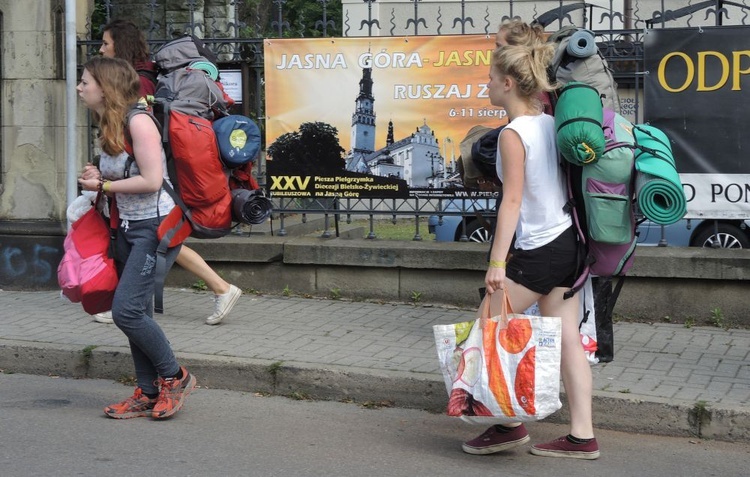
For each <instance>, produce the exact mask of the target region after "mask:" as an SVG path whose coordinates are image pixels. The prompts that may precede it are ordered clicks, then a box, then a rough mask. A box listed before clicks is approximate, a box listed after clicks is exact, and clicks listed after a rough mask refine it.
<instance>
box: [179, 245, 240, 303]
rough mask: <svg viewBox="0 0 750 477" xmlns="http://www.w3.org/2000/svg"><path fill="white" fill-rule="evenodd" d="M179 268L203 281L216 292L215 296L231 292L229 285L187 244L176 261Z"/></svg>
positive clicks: (183, 246)
mask: <svg viewBox="0 0 750 477" xmlns="http://www.w3.org/2000/svg"><path fill="white" fill-rule="evenodd" d="M175 261H176V262H177V264H178V265H179V266H181V267H182V268H184V269H185V270H187V271H188V272H190V273H192V274H193V275H195V276H196V277H198V278H200V279H201V280H203V282H204V283H205V284H206V286H207V287H208V288H209V289H210V290H211V291H212V292H214V295H223V294H225V293H227V292H229V283H227V282H226V280H224V279H223V278H221V277H220V276H219V275H218V274H217V273H216V272H215V271H214V269H213V268H211V267H210V266H209V265H208V264H207V263H206V261H205V260H203V257H201V256H200V255H198V252H196V251H195V250H193V249H192V248H189V247H187V246H186V245H185V244H183V245H182V248H181V249H180V254H179V255H177V260H175Z"/></svg>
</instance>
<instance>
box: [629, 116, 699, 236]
mask: <svg viewBox="0 0 750 477" xmlns="http://www.w3.org/2000/svg"><path fill="white" fill-rule="evenodd" d="M633 136H634V137H635V143H636V150H635V169H636V171H637V174H636V178H635V193H636V197H637V198H638V206H639V208H640V210H641V212H642V213H643V215H644V216H645V217H646V218H647V219H648V220H650V221H652V222H654V223H656V224H659V225H670V224H673V223H675V222H677V221H678V220H680V219H681V218H682V217H684V216H685V214H686V213H687V199H686V198H685V191H684V189H683V188H682V182H681V181H680V175H679V174H678V173H677V169H676V167H675V163H674V156H673V155H672V147H671V145H670V142H669V138H667V136H666V135H665V134H664V133H663V132H662V131H661V130H659V129H657V128H655V127H653V126H648V125H637V126H635V127H634V128H633Z"/></svg>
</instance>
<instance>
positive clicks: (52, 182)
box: [0, 0, 88, 223]
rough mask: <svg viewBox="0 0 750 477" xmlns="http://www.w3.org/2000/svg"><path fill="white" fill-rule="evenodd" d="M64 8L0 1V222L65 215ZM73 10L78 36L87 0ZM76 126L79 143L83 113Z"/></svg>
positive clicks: (36, 1) (44, 2)
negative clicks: (76, 9) (0, 34)
mask: <svg viewBox="0 0 750 477" xmlns="http://www.w3.org/2000/svg"><path fill="white" fill-rule="evenodd" d="M63 6H64V2H63V1H62V0H26V1H23V2H21V1H17V0H0V11H2V14H3V16H2V20H3V25H2V30H1V31H2V42H1V45H2V54H1V55H0V58H1V61H2V65H1V71H2V78H1V79H0V86H1V87H2V104H0V109H1V110H2V119H1V123H0V134H1V135H2V150H1V151H0V154H1V156H0V163H1V164H2V177H1V179H0V220H38V221H53V222H58V223H59V221H61V220H63V218H64V215H65V206H66V192H65V176H66V158H65V147H66V146H65V137H66V124H65V78H64V58H65V56H64V48H65V47H64V25H65V22H64V16H65V13H64V9H63V8H62V7H63ZM77 7H78V12H79V14H78V19H79V20H78V21H77V25H79V33H80V34H81V36H82V34H83V33H84V30H85V28H84V25H85V12H87V8H88V2H87V1H85V0H79V1H78V4H77ZM56 25H58V26H62V29H63V31H58V29H57V28H56ZM77 124H78V125H79V126H78V128H77V129H78V137H79V144H86V134H85V127H86V126H85V125H86V124H87V121H86V116H85V113H84V112H83V111H81V112H80V114H79V116H78V120H77ZM83 149H84V148H82V152H81V156H80V160H79V162H80V163H81V165H82V164H83V162H84V157H85V153H84V151H83Z"/></svg>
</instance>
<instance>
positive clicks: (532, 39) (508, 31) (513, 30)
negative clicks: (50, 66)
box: [115, 19, 544, 46]
mask: <svg viewBox="0 0 750 477" xmlns="http://www.w3.org/2000/svg"><path fill="white" fill-rule="evenodd" d="M498 32H505V41H506V42H507V43H508V45H516V46H517V45H526V46H533V45H535V44H537V43H544V28H542V26H541V25H538V24H534V25H529V24H528V23H526V22H524V21H522V20H518V19H515V20H505V21H504V22H503V23H501V24H500V28H498ZM116 45H117V44H116V43H115V46H116Z"/></svg>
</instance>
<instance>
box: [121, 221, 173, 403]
mask: <svg viewBox="0 0 750 477" xmlns="http://www.w3.org/2000/svg"><path fill="white" fill-rule="evenodd" d="M159 223H160V220H159V219H158V218H153V219H145V220H131V221H125V220H123V221H122V223H121V224H120V226H119V227H118V229H117V241H116V244H115V258H116V261H117V268H118V272H120V282H119V284H118V285H117V290H116V291H115V297H114V301H113V303H112V319H113V320H114V322H115V325H117V327H118V328H120V330H122V332H123V333H125V336H127V337H128V341H129V342H130V351H131V353H132V355H133V364H134V365H135V375H136V379H137V381H138V386H139V387H140V388H141V389H142V390H143V392H144V393H145V394H155V393H158V392H159V388H158V385H157V383H156V381H157V378H158V377H159V376H162V377H168V376H174V375H175V374H177V373H178V372H179V370H180V367H179V365H178V364H177V360H176V359H175V356H174V353H173V352H172V347H171V346H170V344H169V341H168V340H167V337H166V335H165V334H164V331H162V329H161V327H160V326H159V324H158V323H157V322H156V321H155V320H154V317H153V301H154V298H153V297H154V280H155V270H156V247H157V245H158V240H157V238H156V229H157V227H158V226H159ZM179 250H180V247H179V246H178V247H173V248H171V249H169V250H168V251H167V254H166V257H167V270H169V268H170V267H171V266H172V264H173V263H174V260H175V258H176V257H177V253H178V252H179Z"/></svg>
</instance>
